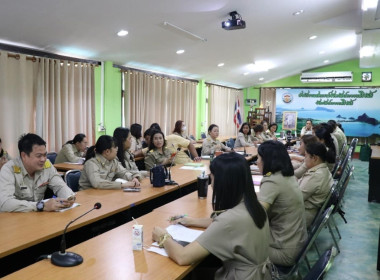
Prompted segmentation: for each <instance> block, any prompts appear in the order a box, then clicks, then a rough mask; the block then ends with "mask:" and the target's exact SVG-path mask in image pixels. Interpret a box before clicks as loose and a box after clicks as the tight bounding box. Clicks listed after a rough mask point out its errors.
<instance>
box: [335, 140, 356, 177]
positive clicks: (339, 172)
mask: <svg viewBox="0 0 380 280" xmlns="http://www.w3.org/2000/svg"><path fill="white" fill-rule="evenodd" d="M352 151H353V147H350V148H349V149H348V151H347V153H346V156H345V157H344V159H343V161H342V164H341V165H340V168H339V169H338V170H337V171H336V172H335V176H334V177H333V178H334V179H339V178H340V177H341V176H342V175H343V172H344V170H345V169H346V168H347V165H348V163H349V162H350V161H351V156H352V154H353V152H352Z"/></svg>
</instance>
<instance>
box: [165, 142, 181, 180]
mask: <svg viewBox="0 0 380 280" xmlns="http://www.w3.org/2000/svg"><path fill="white" fill-rule="evenodd" d="M172 146H173V147H174V145H173V144H172ZM180 150H181V148H177V152H176V153H175V155H174V157H173V160H172V163H171V164H170V166H169V176H168V177H169V178H168V180H167V181H166V180H165V185H169V186H172V185H178V184H177V183H176V182H175V181H173V180H172V173H171V169H172V166H173V164H174V161H175V158H176V157H177V155H178V152H179V151H180Z"/></svg>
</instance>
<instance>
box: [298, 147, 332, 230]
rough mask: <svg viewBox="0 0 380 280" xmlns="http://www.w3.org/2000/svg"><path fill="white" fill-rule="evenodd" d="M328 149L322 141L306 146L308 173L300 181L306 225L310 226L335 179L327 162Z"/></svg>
mask: <svg viewBox="0 0 380 280" xmlns="http://www.w3.org/2000/svg"><path fill="white" fill-rule="evenodd" d="M327 156H328V154H327V149H326V146H325V145H324V144H322V143H309V144H307V146H306V154H305V165H306V167H307V171H306V173H305V174H304V175H303V176H302V178H301V179H300V180H299V181H298V183H299V188H300V190H301V191H302V195H303V200H304V204H305V218H306V226H307V227H309V226H310V225H311V223H312V222H313V220H314V217H315V215H316V214H317V213H318V211H319V208H321V206H322V205H323V203H324V202H325V200H326V197H327V196H328V194H329V192H330V189H331V186H332V184H333V179H332V176H331V172H330V170H329V168H328V167H327V164H326V157H327Z"/></svg>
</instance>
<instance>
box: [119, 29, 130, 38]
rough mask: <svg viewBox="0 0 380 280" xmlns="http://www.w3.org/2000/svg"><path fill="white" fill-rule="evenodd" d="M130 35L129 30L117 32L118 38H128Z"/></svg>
mask: <svg viewBox="0 0 380 280" xmlns="http://www.w3.org/2000/svg"><path fill="white" fill-rule="evenodd" d="M127 34H128V31H127V30H123V29H122V30H120V31H119V32H117V36H119V37H123V36H127Z"/></svg>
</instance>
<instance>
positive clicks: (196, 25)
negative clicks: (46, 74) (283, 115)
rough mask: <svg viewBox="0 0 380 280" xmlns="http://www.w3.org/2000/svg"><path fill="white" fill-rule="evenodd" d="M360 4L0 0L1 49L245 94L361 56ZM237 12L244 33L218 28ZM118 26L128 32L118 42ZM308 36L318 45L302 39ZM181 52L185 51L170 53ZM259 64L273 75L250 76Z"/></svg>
mask: <svg viewBox="0 0 380 280" xmlns="http://www.w3.org/2000/svg"><path fill="white" fill-rule="evenodd" d="M360 6H361V1H359V0H251V1H249V0H191V1H190V0H124V1H121V0H108V1H104V0H76V1H64V0H33V1H30V0H1V2H0V43H7V44H19V45H21V46H26V47H30V48H34V49H39V50H44V51H47V52H53V53H57V54H61V55H67V56H73V57H79V58H86V59H91V60H100V61H107V60H108V61H113V62H114V63H115V64H119V65H123V66H128V67H132V68H138V69H144V70H149V71H156V72H160V73H165V74H171V75H176V76H180V77H185V78H192V79H203V80H205V81H206V82H210V83H217V84H221V85H226V86H233V87H238V88H242V87H248V86H252V85H257V84H259V83H266V82H269V81H272V80H276V79H279V78H283V77H286V76H290V75H294V74H297V73H300V72H302V71H305V70H308V69H313V68H317V67H320V66H324V65H326V63H324V61H325V60H329V62H328V63H327V64H333V63H337V62H341V61H345V60H348V59H354V58H358V57H359V47H360V42H361V33H362V26H363V23H364V21H363V23H362V13H361V10H360ZM301 9H302V10H304V12H303V13H302V14H301V15H299V16H293V15H292V14H293V13H294V12H296V11H298V10H301ZM235 10H236V11H237V12H238V13H240V15H241V16H242V18H243V20H245V21H246V24H247V28H246V29H243V30H234V31H226V30H223V29H222V28H221V21H223V20H226V19H228V18H229V15H228V14H229V13H230V12H231V11H235ZM373 13H374V12H373ZM371 17H372V15H371ZM164 22H169V23H171V24H174V25H176V26H178V27H180V28H182V29H185V30H187V31H189V32H191V33H193V34H196V35H197V36H200V37H202V38H205V39H207V41H205V42H204V41H201V40H199V39H196V38H194V37H192V36H189V35H187V34H186V33H184V32H180V31H177V30H175V29H173V28H170V27H168V26H165V25H164ZM370 22H372V23H373V22H375V21H374V19H373V20H372V21H371V20H370ZM369 24H370V25H367V27H368V26H369V28H370V29H373V28H377V27H378V23H375V25H373V24H372V25H371V23H369ZM120 29H126V30H128V32H129V34H128V35H127V36H126V37H118V36H116V33H117V32H118V31H119V30H120ZM311 35H317V36H318V38H317V39H315V40H309V39H308V38H309V36H311ZM178 49H184V50H185V53H184V54H182V55H177V54H176V51H177V50H178ZM320 51H324V52H325V53H324V54H319V52H320ZM260 61H266V62H270V63H271V64H272V67H273V68H272V69H270V70H269V71H266V72H253V71H250V70H249V67H248V64H250V63H253V62H260ZM221 62H223V63H224V66H223V67H217V64H218V63H221ZM246 72H249V74H248V75H243V73H246ZM261 77H263V78H264V80H263V81H260V82H259V78H261Z"/></svg>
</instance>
